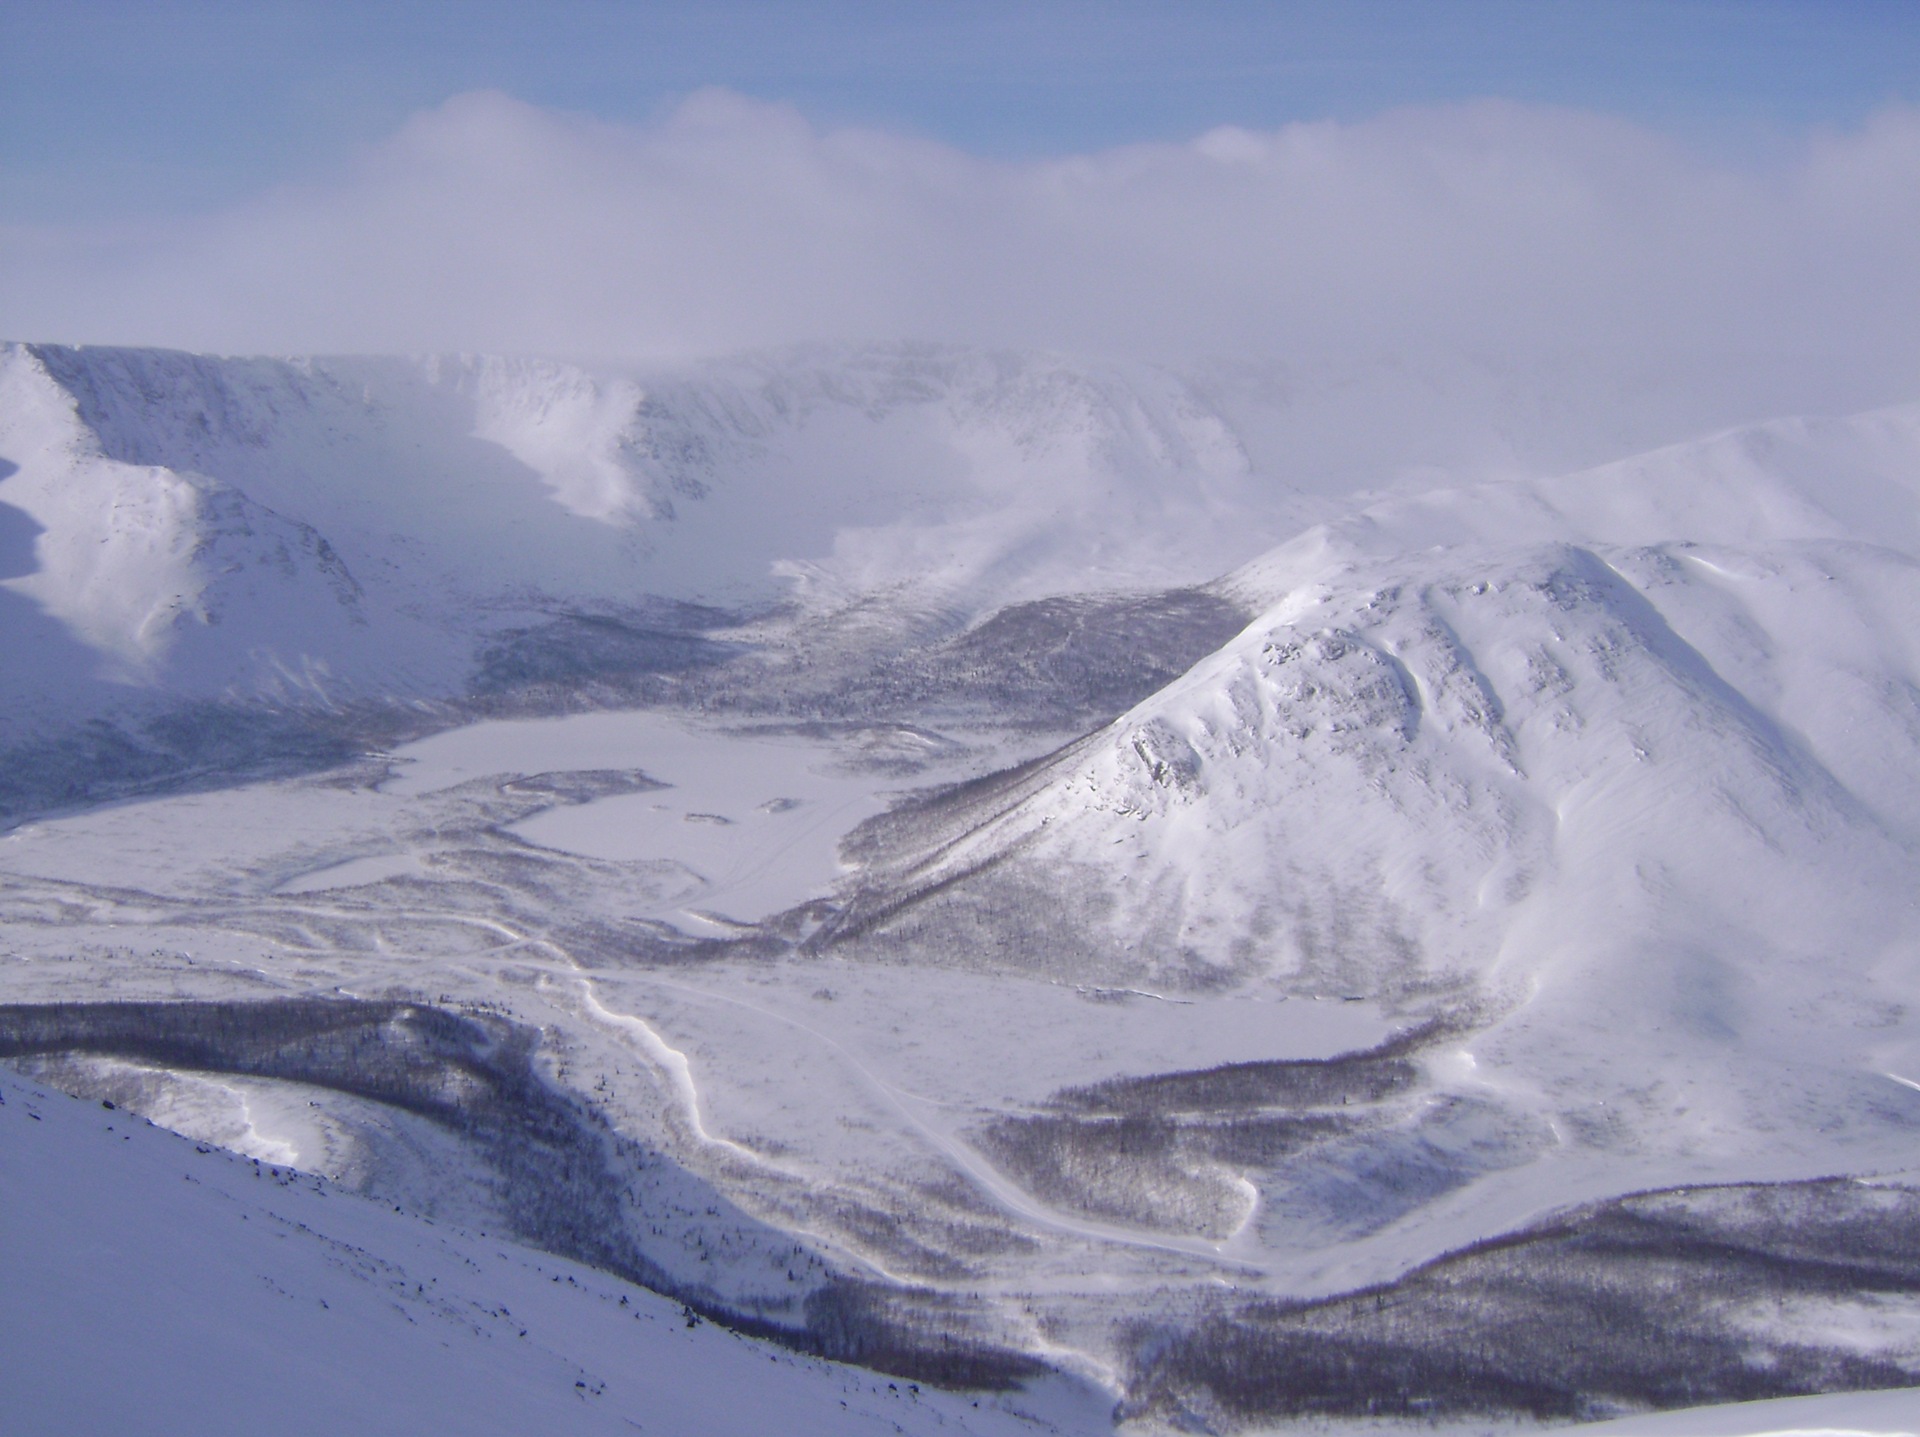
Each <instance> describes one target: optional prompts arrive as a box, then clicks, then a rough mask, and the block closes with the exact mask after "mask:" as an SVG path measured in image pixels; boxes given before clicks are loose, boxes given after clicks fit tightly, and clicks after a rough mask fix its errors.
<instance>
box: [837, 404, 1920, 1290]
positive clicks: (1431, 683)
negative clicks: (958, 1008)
mask: <svg viewBox="0 0 1920 1437" xmlns="http://www.w3.org/2000/svg"><path fill="white" fill-rule="evenodd" d="M1229 586H1230V587H1233V588H1237V589H1238V590H1240V591H1241V592H1243V593H1245V594H1247V595H1249V596H1257V598H1258V600H1259V601H1260V602H1261V603H1263V604H1264V605H1265V612H1263V613H1262V614H1261V616H1260V617H1259V618H1258V619H1257V620H1256V621H1255V622H1254V623H1252V624H1251V625H1250V626H1249V627H1248V628H1247V629H1246V631H1245V632H1244V633H1243V634H1241V635H1240V636H1239V637H1238V638H1236V639H1235V640H1234V641H1233V642H1231V643H1230V644H1228V645H1227V646H1226V647H1225V648H1223V649H1222V650H1221V651H1220V652H1219V653H1217V654H1215V655H1214V656H1213V657H1211V658H1210V659H1208V660H1206V661H1204V662H1202V663H1201V664H1199V665H1198V666H1196V667H1195V668H1194V669H1193V670H1192V671H1191V672H1190V673H1189V674H1187V675H1186V676H1185V677H1184V678H1182V679H1180V680H1179V681H1177V682H1176V683H1174V684H1173V685H1171V686H1169V687H1168V688H1167V689H1166V690H1164V691H1163V692H1161V693H1158V694H1156V695H1154V696H1153V697H1152V698H1150V699H1148V700H1147V701H1145V702H1144V703H1142V704H1140V705H1138V706H1137V707H1135V708H1134V709H1133V710H1132V711H1130V712H1128V713H1126V714H1124V715H1122V716H1121V717H1120V718H1118V719H1116V720H1115V721H1114V722H1113V723H1112V724H1111V725H1109V726H1108V727H1107V728H1106V729H1105V730H1104V731H1102V732H1100V733H1098V734H1096V735H1093V736H1091V737H1089V738H1088V739H1086V740H1084V741H1082V742H1080V743H1078V744H1076V745H1074V746H1072V747H1070V748H1069V749H1067V750H1065V751H1063V752H1062V753H1061V754H1060V755H1059V756H1057V757H1056V758H1055V759H1053V760H1051V761H1050V762H1048V763H1046V764H1044V765H1042V766H1040V767H1038V768H1037V769H1033V770H1029V771H1026V772H1024V773H1022V774H1020V775H1017V776H1015V777H1013V778H1010V779H1008V780H1005V781H1002V782H1001V783H1000V784H998V785H996V786H989V788H988V789H987V790H985V791H984V792H967V791H962V792H961V793H960V794H958V795H956V796H954V797H952V798H948V799H944V800H940V801H936V802H935V803H933V804H931V805H929V806H927V807H926V808H924V809H921V810H918V811H909V812H907V813H904V814H899V815H894V816H891V817H889V818H887V819H884V820H879V821H877V826H876V829H875V831H874V833H873V834H872V840H873V841H872V848H871V851H872V854H873V861H872V867H871V869H870V871H869V875H868V880H867V887H866V888H865V889H864V891H861V892H859V893H858V894H857V895H856V898H855V901H854V902H853V904H852V905H851V907H850V908H849V910H848V912H847V913H846V914H845V915H843V917H842V919H841V920H840V921H841V923H842V924H843V925H844V932H845V935H846V936H845V937H844V939H843V940H842V942H843V944H844V945H845V946H847V947H849V948H851V949H853V950H855V951H865V950H868V949H872V950H875V951H878V950H881V949H892V950H894V951H899V950H900V949H901V948H902V947H903V946H904V947H908V948H910V949H912V950H913V951H915V952H916V953H918V954H919V955H920V956H922V957H923V958H925V959H927V960H930V961H938V962H942V963H954V962H960V963H965V964H968V965H972V966H978V965H981V964H987V965H990V966H992V967H996V968H1000V969H1002V970H1018V971H1027V972H1031V971H1034V970H1035V969H1036V967H1037V968H1039V969H1040V970H1041V971H1043V972H1046V973H1049V974H1051V975H1053V976H1054V977H1056V978H1058V979H1060V980H1062V981H1070V982H1075V983H1081V984H1101V985H1106V986H1109V987H1116V988H1118V987H1129V986H1131V987H1140V988H1150V989H1153V990H1156V991H1159V992H1162V993H1189V994H1205V993H1214V992H1219V991H1221V990H1222V989H1225V990H1229V991H1233V992H1238V993H1244V994H1247V995H1249V996H1253V995H1269V996H1283V995H1284V996H1291V997H1296V998H1297V997H1302V996H1309V995H1322V996H1326V995H1340V996H1348V997H1354V998H1367V999H1371V1000H1374V1001H1376V1002H1381V1003H1384V1004H1386V1005H1388V1007H1389V1008H1390V1009H1391V1010H1392V1011H1394V1012H1396V1013H1398V1014H1399V1015H1401V1022H1402V1023H1403V1024H1407V1025H1412V1024H1416V1023H1427V1024H1438V1025H1439V1026H1438V1028H1437V1029H1432V1030H1430V1034H1429V1037H1428V1038H1427V1039H1426V1040H1424V1042H1423V1043H1422V1044H1421V1045H1419V1046H1420V1051H1421V1053H1422V1057H1421V1064H1422V1067H1423V1070H1424V1090H1423V1094H1422V1096H1421V1098H1420V1100H1419V1101H1418V1102H1416V1103H1413V1104H1411V1105H1407V1106H1405V1107H1402V1108H1399V1109H1397V1110H1396V1109H1395V1108H1394V1107H1393V1106H1392V1105H1391V1104H1388V1105H1386V1107H1385V1108H1384V1109H1383V1110H1382V1112H1381V1115H1380V1121H1379V1126H1378V1127H1377V1128H1376V1129H1375V1130H1374V1131H1372V1132H1371V1133H1368V1134H1362V1135H1359V1136H1355V1135H1352V1134H1346V1133H1343V1134H1342V1135H1341V1136H1339V1138H1338V1139H1337V1140H1333V1141H1328V1142H1325V1143H1321V1144H1317V1145H1310V1146H1309V1148H1308V1149H1307V1150H1306V1151H1304V1152H1300V1151H1294V1152H1290V1153H1289V1154H1288V1156H1287V1158H1286V1160H1285V1161H1284V1162H1283V1163H1277V1164H1275V1165H1273V1166H1271V1167H1268V1168H1264V1169H1261V1168H1259V1167H1258V1166H1254V1167H1249V1166H1245V1165H1235V1164H1232V1163H1226V1164H1222V1165H1221V1167H1220V1169H1219V1170H1220V1172H1221V1175H1222V1177H1223V1178H1224V1177H1226V1176H1228V1175H1232V1174H1235V1173H1237V1174H1238V1175H1240V1176H1243V1177H1251V1178H1252V1180H1253V1184H1254V1189H1257V1193H1256V1192H1255V1191H1254V1190H1252V1189H1250V1190H1249V1191H1248V1193H1247V1195H1246V1197H1245V1198H1244V1199H1241V1200H1240V1202H1241V1207H1240V1214H1241V1215H1240V1219H1239V1225H1238V1226H1237V1228H1236V1232H1237V1234H1238V1235H1237V1236H1236V1238H1235V1239H1234V1241H1235V1243H1237V1244H1241V1245H1242V1247H1241V1250H1243V1251H1244V1252H1245V1253H1246V1254H1247V1255H1248V1256H1250V1257H1251V1256H1253V1255H1254V1254H1255V1253H1260V1254H1263V1256H1262V1258H1261V1259H1260V1260H1262V1261H1278V1262H1279V1263H1280V1265H1281V1269H1282V1270H1285V1271H1288V1272H1291V1273H1293V1274H1295V1275H1296V1276H1295V1280H1298V1279H1299V1278H1300V1277H1304V1276H1305V1275H1306V1274H1307V1273H1317V1274H1319V1275H1320V1276H1319V1277H1318V1278H1317V1279H1310V1280H1317V1281H1324V1282H1351V1281H1353V1280H1354V1279H1355V1278H1356V1277H1360V1276H1363V1275H1364V1276H1369V1277H1383V1276H1387V1275H1389V1274H1390V1273H1391V1272H1392V1271H1394V1270H1395V1269H1396V1268H1397V1267H1398V1266H1399V1265H1401V1264H1403V1263H1404V1262H1405V1261H1406V1260H1407V1259H1408V1258H1410V1257H1414V1256H1428V1255H1431V1254H1433V1253H1437V1252H1439V1251H1441V1250H1443V1249H1444V1248H1446V1247H1449V1246H1452V1245H1454V1244H1457V1243H1459V1242H1461V1241H1465V1240H1469V1239H1473V1238H1478V1237H1483V1236H1490V1235H1492V1234H1493V1233H1494V1232H1497V1231H1499V1230H1501V1229H1503V1228H1505V1227H1508V1226H1513V1225H1517V1224H1518V1223H1519V1222H1520V1221H1521V1220H1522V1219H1523V1218H1525V1217H1527V1216H1529V1215H1531V1214H1534V1213H1537V1212H1540V1211H1543V1210H1545V1209H1547V1208H1549V1207H1551V1206H1553V1205H1554V1204H1556V1203H1561V1202H1569V1201H1575V1200H1580V1199H1586V1198H1592V1197H1598V1196H1602V1195H1604V1194H1607V1193H1615V1192H1620V1191H1623V1190H1626V1189H1629V1188H1633V1187H1640V1186H1653V1185H1657V1184H1660V1183H1663V1182H1672V1181H1687V1182H1698V1181H1727V1180H1752V1179H1762V1178H1764V1179H1781V1178H1790V1177H1812V1176H1815V1175H1818V1174H1823V1173H1828V1172H1835V1171H1842V1172H1869V1171H1877V1172H1895V1171H1902V1170H1906V1169H1909V1168H1911V1167H1912V1166H1913V1165H1914V1149H1913V1141H1914V1136H1915V1134H1916V1132H1917V1131H1920V1100H1917V1099H1916V1098H1915V1096H1914V1091H1913V1090H1914V1087H1915V1081H1914V1080H1915V1079H1920V1023H1917V1020H1916V1018H1915V1016H1914V1013H1913V1009H1912V998H1913V994H1914V993H1915V991H1916V985H1917V984H1920V900H1917V899H1916V894H1920V851H1916V843H1920V642H1917V641H1916V635H1920V410H1912V409H1908V410H1900V411H1893V412H1888V413H1884V414H1876V415H1871V416H1867V417H1864V418H1861V419H1858V420H1853V421H1848V422H1834V423H1800V422H1792V423H1782V424H1776V425H1769V426H1765V427H1763V428H1760V429H1756V430H1750V431H1743V432H1739V433H1734V434H1729V435H1724V436H1720V437H1718V438H1715V439H1711V440H1708V441H1705V442H1702V443H1699V444H1693V445H1687V446H1682V447H1679V448H1675V449H1670V450H1666V451H1662V452H1660V453H1657V454H1653V455H1649V456H1647V457H1645V458H1642V459H1636V460H1632V461H1629V462H1625V463H1621V464H1616V465H1612V466H1609V467H1606V468H1603V469H1598V470H1594V471H1591V472H1587V473H1582V474H1577V475H1573V476H1570V477H1567V478H1562V479H1556V480H1551V481H1541V482H1509V483H1500V484H1493V485H1484V486H1476V487H1471V488H1465V489H1457V490H1443V491H1438V492H1434V493H1430V494H1426V495H1421V496H1418V497H1415V498H1411V499H1407V500H1395V501H1390V502H1385V503H1381V504H1377V505H1373V506H1369V507H1367V508H1365V509H1363V510H1361V511H1360V512H1358V513H1356V514H1354V515H1353V516H1351V517H1350V518H1347V519H1344V520H1341V521H1339V522H1336V523H1333V524H1329V525H1324V526H1319V527H1316V528H1314V529H1312V530H1310V531H1309V532H1307V533H1306V534H1304V535H1302V536H1301V537H1300V538H1299V539H1297V540H1295V541H1294V542H1292V543H1291V544H1289V545H1286V546H1284V547H1282V548H1280V549H1278V550H1276V551H1274V552H1273V553H1271V554H1269V555H1267V556H1266V557H1264V558H1263V559H1261V560H1260V561H1258V562H1256V563H1255V564H1252V565H1250V566H1248V567H1247V568H1245V569H1243V570H1241V571H1240V572H1239V573H1238V574H1236V575H1235V576H1234V577H1233V578H1232V579H1231V580H1230V581H1229ZM1042 895H1044V896H1042ZM1063 898H1065V899H1067V900H1068V901H1066V902H1064V903H1063V901H1062V900H1063ZM960 934H964V935H965V937H964V939H963V940H961V941H958V942H956V941H955V940H956V937H957V935H960ZM1382 1164H1391V1165H1393V1166H1395V1167H1396V1169H1397V1170H1399V1171H1400V1172H1401V1180H1400V1181H1397V1182H1396V1183H1395V1184H1393V1185H1390V1186H1370V1185H1369V1183H1368V1182H1367V1181H1366V1180H1365V1179H1364V1174H1365V1173H1366V1172H1367V1171H1368V1170H1369V1168H1378V1167H1380V1166H1381V1165H1382ZM1070 1197H1071V1198H1073V1199H1074V1200H1077V1201H1079V1202H1081V1203H1082V1204H1096V1205H1097V1203H1098V1201H1099V1198H1098V1194H1097V1192H1096V1191H1094V1190H1093V1189H1086V1190H1083V1191H1080V1192H1079V1193H1077V1194H1070Z"/></svg>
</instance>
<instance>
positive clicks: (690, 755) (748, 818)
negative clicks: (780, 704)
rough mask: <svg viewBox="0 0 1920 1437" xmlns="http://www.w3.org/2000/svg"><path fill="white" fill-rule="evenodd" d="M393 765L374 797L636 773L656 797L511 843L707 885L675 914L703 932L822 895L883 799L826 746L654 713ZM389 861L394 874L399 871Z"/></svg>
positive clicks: (586, 813) (580, 717)
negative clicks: (676, 868)
mask: <svg viewBox="0 0 1920 1437" xmlns="http://www.w3.org/2000/svg"><path fill="white" fill-rule="evenodd" d="M393 757H394V759H395V761H396V768H397V772H396V774H395V776H394V777H393V778H392V779H391V780H389V781H388V782H387V783H386V784H384V785H383V788H384V789H385V790H386V791H387V792H390V793H393V794H396V795H400V796H417V795H423V794H429V793H433V792H436V791H438V790H441V789H446V788H451V787H453V786H454V785H456V784H461V783H466V782H469V781H471V780H474V779H500V778H513V777H527V776H532V775H535V774H549V773H560V772H576V773H577V772H591V771H595V770H614V771H633V770H638V771H641V772H644V773H645V774H646V775H647V777H649V778H651V779H653V780H654V781H655V782H657V783H661V784H665V785H666V787H664V788H660V789H654V790H649V791H647V792H644V793H623V794H619V795H616V796H613V797H608V798H599V799H594V800H591V801H589V802H586V803H581V804H575V805H569V806H565V807H559V808H552V809H548V810H547V811H546V812H544V813H540V814H537V815H535V816H534V817H532V818H529V819H526V820H524V821H523V822H520V823H517V824H514V825H512V826H511V828H510V829H509V831H510V832H511V833H513V834H514V835H515V836H517V837H519V838H522V839H524V840H526V841H527V842H529V843H534V844H538V845H540V846H541V847H542V848H550V849H557V850H559V851H561V852H565V853H573V854H579V855H582V856H584V857H588V858H605V859H615V860H626V861H632V860H655V861H667V862H674V863H678V864H681V865H683V866H684V867H685V868H687V869H688V870H689V871H690V872H692V873H693V874H694V875H695V876H697V877H698V878H699V879H700V880H701V881H702V883H703V884H704V885H705V886H704V887H703V888H702V889H701V891H700V894H699V896H698V899H697V900H696V901H695V902H694V903H692V904H690V905H686V906H685V907H684V910H683V911H684V912H685V913H686V914H687V915H688V916H690V917H693V918H695V919H707V920H709V921H710V920H711V919H720V920H723V921H726V920H732V921H738V922H751V921H753V920H755V919H759V918H763V917H765V916H767V915H768V914H771V913H777V912H779V911H781V910H782V909H785V908H791V907H793V906H794V905H795V904H798V903H803V902H805V901H806V900H807V899H809V898H812V897H815V896H817V895H819V894H822V893H824V892H826V891H827V890H828V889H829V888H830V887H831V886H832V884H833V882H834V880H835V879H837V878H838V877H839V876H840V874H841V872H842V869H841V865H840V861H839V847H840V840H841V839H842V838H844V837H845V836H846V835H847V833H848V832H849V831H850V830H851V829H852V828H853V827H854V826H855V825H856V824H858V823H860V822H861V821H862V820H863V819H866V818H870V817H872V816H873V815H874V814H876V813H879V812H880V811H881V810H883V809H884V808H885V807H886V799H885V796H884V794H885V791H886V788H887V787H889V786H891V785H890V784H889V783H888V782H887V781H885V780H883V779H882V778H880V777H879V776H877V775H875V774H873V773H871V772H868V773H861V772H858V771H857V770H853V769H850V768H849V767H848V766H847V764H846V761H845V753H844V751H843V750H842V749H840V748H839V747H837V746H836V745H834V744H833V743H831V742H830V741H827V740H822V739H811V738H804V737H797V736H794V735H790V734H743V733H740V732H738V731H731V732H729V731H721V730H715V729H703V728H696V727H694V726H692V725H689V724H686V723H683V722H680V721H678V720H676V719H673V718H670V717H668V716H665V715H662V714H657V713H592V714H577V715H573V716H570V717H567V718H559V719H532V720H504V721H497V722H489V723H481V724H474V725H472V726H470V727H467V728H462V729H455V730H452V731H450V732H448V733H443V734H437V735H435V736H434V737H432V738H428V739H423V740H421V741H420V742H419V743H414V744H408V745H407V746H405V747H404V748H401V749H398V750H396V751H395V753H394V755H393ZM388 861H389V862H391V863H394V864H396V865H402V866H401V867H397V868H396V869H394V870H393V871H404V864H405V862H406V860H404V859H402V858H399V857H396V858H395V859H393V860H388ZM361 862H367V860H361ZM375 862H378V861H377V860H375ZM371 872H372V870H371V869H369V873H371ZM318 876H319V875H310V876H309V877H308V879H307V880H306V881H307V883H309V884H311V883H312V881H313V878H315V877H318ZM381 876H384V874H383V875H381ZM353 879H354V881H366V880H365V879H364V878H362V877H360V875H359V874H358V873H356V874H354V875H353Z"/></svg>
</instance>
